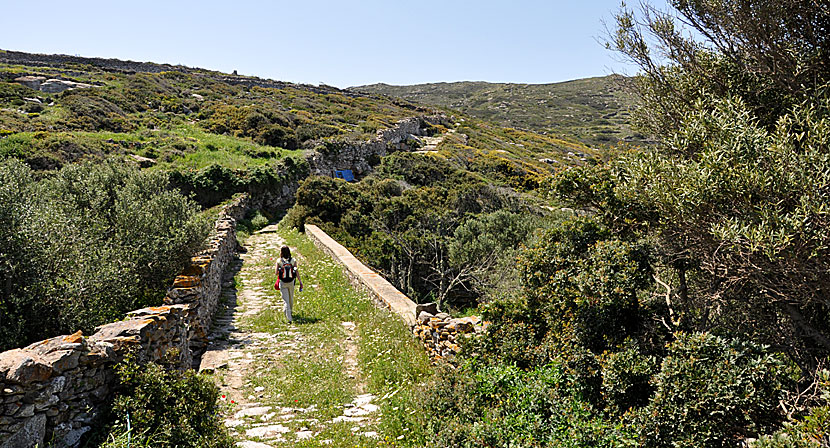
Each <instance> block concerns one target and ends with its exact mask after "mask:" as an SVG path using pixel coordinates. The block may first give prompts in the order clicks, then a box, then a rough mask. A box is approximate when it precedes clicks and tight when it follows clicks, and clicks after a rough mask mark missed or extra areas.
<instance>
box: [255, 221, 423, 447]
mask: <svg viewBox="0 0 830 448" xmlns="http://www.w3.org/2000/svg"><path fill="white" fill-rule="evenodd" d="M279 234H280V235H281V236H282V237H283V238H285V240H286V241H287V243H288V245H289V246H291V247H292V248H296V249H295V254H299V255H298V256H299V257H301V258H300V269H301V277H302V279H303V282H304V284H305V287H306V289H305V290H304V291H303V292H302V293H298V295H297V301H296V306H295V310H294V316H295V324H294V325H293V326H289V324H287V323H286V322H285V317H284V316H283V314H282V312H281V307H280V304H281V303H282V301H281V299H280V298H279V297H278V293H277V292H276V291H274V290H273V284H272V283H273V278H272V277H273V275H272V274H270V270H271V269H272V266H271V264H272V261H270V260H268V258H265V259H264V261H263V262H260V263H258V264H257V265H255V266H256V267H257V269H263V270H268V275H265V276H264V277H265V278H264V280H262V283H261V285H260V286H262V287H265V288H266V289H267V290H268V291H271V294H272V300H273V302H274V304H275V305H276V306H275V307H274V308H271V309H268V310H266V311H264V312H262V313H260V314H259V315H257V316H255V317H253V318H251V319H250V320H248V321H247V322H245V325H246V326H247V327H248V328H249V329H250V330H252V331H259V332H269V333H284V332H287V331H294V332H296V333H298V334H299V338H300V339H301V340H302V344H301V345H300V346H299V347H297V349H296V353H291V354H287V355H285V356H284V357H282V360H281V361H280V365H274V366H265V367H266V369H265V370H264V372H263V373H262V374H261V375H260V376H258V377H255V378H251V383H250V385H249V387H250V388H251V390H253V388H255V387H257V386H263V387H265V391H264V392H265V396H266V397H270V400H271V401H270V402H267V401H266V402H265V404H269V405H273V406H281V407H294V408H308V407H310V406H312V405H315V406H316V409H315V410H314V411H312V412H309V413H307V415H304V417H305V418H317V419H319V420H320V421H321V422H325V421H328V420H331V419H332V418H334V417H336V416H339V415H341V414H342V412H343V405H345V404H347V403H349V402H351V401H352V400H353V398H354V396H356V395H357V393H358V388H359V386H358V382H359V381H360V382H362V383H363V387H364V390H365V392H367V393H373V394H374V395H376V396H377V397H378V400H376V401H375V404H377V405H378V406H380V408H381V409H380V412H381V414H382V417H381V419H380V420H381V422H380V424H379V425H378V426H377V427H376V428H367V429H366V430H376V431H378V432H379V433H380V434H381V437H380V438H379V439H377V440H376V439H370V438H367V437H364V436H361V435H358V434H355V433H353V432H352V431H350V428H351V427H352V426H354V423H337V424H327V425H321V427H323V426H325V427H327V429H325V430H324V431H323V432H322V433H321V434H320V435H318V436H316V437H315V438H313V439H310V440H306V441H291V440H290V439H289V443H290V444H292V445H293V446H299V447H303V446H319V443H320V442H319V441H320V440H323V439H330V440H332V441H333V443H332V445H331V446H350V447H351V446H361V447H362V446H392V445H395V446H421V444H422V441H423V429H422V427H421V424H420V420H421V419H420V416H419V415H418V413H417V412H415V409H417V401H416V400H417V396H418V391H419V388H420V385H421V384H423V383H424V382H425V381H427V380H428V378H429V376H430V374H431V370H430V368H429V360H428V359H427V357H426V354H425V353H424V350H423V349H422V348H421V347H420V346H419V345H418V343H417V341H416V340H415V339H414V338H413V337H412V335H411V333H410V332H409V330H408V328H407V327H406V325H405V324H404V323H403V321H402V320H401V319H400V318H399V317H398V316H396V315H393V314H391V313H390V312H389V311H387V310H384V309H380V308H377V307H376V306H375V305H374V304H373V303H372V302H371V300H370V299H369V298H368V297H367V296H366V295H365V293H363V292H360V291H357V290H355V288H353V287H352V286H351V285H350V284H349V282H348V279H347V278H346V277H345V275H344V274H343V271H342V269H341V267H340V265H338V264H336V263H335V262H334V261H332V260H331V259H330V258H329V257H328V256H327V255H325V254H324V253H322V252H321V251H320V250H319V249H317V248H316V247H315V246H314V244H313V243H312V242H311V241H310V240H309V239H308V238H306V237H305V236H304V235H302V234H300V233H298V232H297V231H296V230H294V229H289V228H287V227H286V226H285V225H281V226H280V228H279ZM276 256H278V254H277V253H276V251H274V253H271V254H269V257H270V258H274V257H276ZM343 322H353V323H354V324H355V325H356V330H355V336H356V337H355V338H354V339H355V341H356V343H357V346H358V355H357V360H358V365H359V366H360V374H359V375H358V378H349V377H348V375H347V373H346V370H345V367H344V365H343V357H344V356H345V350H344V347H345V346H346V344H347V342H348V341H347V340H346V337H347V332H346V330H344V327H343V325H342V323H343ZM382 397H386V398H385V399H381V398H382ZM291 425H294V426H301V425H302V423H296V424H295V423H292V424H291ZM291 425H289V426H290V427H291ZM292 429H299V428H294V427H292ZM361 431H362V430H361ZM401 436H402V438H401V439H398V437H401Z"/></svg>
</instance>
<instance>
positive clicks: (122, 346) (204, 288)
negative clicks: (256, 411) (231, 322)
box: [0, 196, 250, 448]
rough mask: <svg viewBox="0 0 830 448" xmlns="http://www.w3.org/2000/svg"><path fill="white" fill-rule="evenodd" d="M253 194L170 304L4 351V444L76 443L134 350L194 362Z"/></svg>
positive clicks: (230, 216) (0, 382)
mask: <svg viewBox="0 0 830 448" xmlns="http://www.w3.org/2000/svg"><path fill="white" fill-rule="evenodd" d="M249 201H250V199H249V198H248V197H247V196H241V197H238V198H236V199H235V200H234V201H233V202H232V203H230V204H229V205H228V206H226V207H225V209H224V210H223V212H222V213H221V215H220V217H219V219H218V220H217V221H216V226H215V230H214V233H213V235H212V236H211V239H210V241H209V244H208V248H207V249H205V250H204V251H203V252H202V253H200V254H198V255H197V256H195V257H193V264H192V265H191V266H190V267H189V268H187V269H186V270H185V272H183V273H182V275H179V276H178V277H176V280H175V282H174V284H173V286H172V287H171V288H170V289H169V290H168V294H167V297H166V298H165V300H164V302H165V306H160V307H153V308H145V309H141V310H136V311H132V312H130V313H128V315H127V318H126V319H125V320H123V321H119V322H113V323H111V324H107V325H103V326H101V327H99V328H98V329H97V331H96V333H95V334H94V335H92V336H89V337H85V336H84V335H83V334H81V332H77V333H75V334H73V335H69V336H58V337H55V338H51V339H47V340H45V341H41V342H37V343H34V344H32V345H30V346H28V347H25V348H22V349H15V350H9V351H7V352H3V353H0V392H2V394H0V448H30V447H35V446H39V447H43V446H45V441H48V442H49V443H50V446H56V447H73V446H76V445H77V444H78V443H79V441H80V439H81V437H82V436H83V434H85V433H86V432H87V431H89V430H90V429H91V425H92V423H93V420H94V419H95V417H96V415H97V413H98V412H99V410H100V407H101V405H102V404H103V403H105V401H106V399H107V397H108V396H109V394H110V391H111V385H112V383H113V379H114V374H113V371H112V368H113V366H114V365H115V364H117V363H118V362H119V361H121V360H122V359H123V358H124V356H125V355H127V354H128V353H134V356H135V357H136V359H137V360H138V361H162V360H163V361H165V362H168V363H171V364H173V365H175V366H177V367H179V368H181V369H186V368H190V367H191V366H192V363H193V354H194V353H199V350H201V349H202V348H203V347H204V345H205V342H206V338H207V334H208V330H209V329H210V328H209V327H210V323H211V320H212V316H213V312H214V311H215V309H216V305H217V302H218V299H219V293H220V288H221V281H222V275H223V272H224V270H225V267H226V266H227V264H228V263H229V262H230V261H231V259H232V258H233V255H234V252H235V251H236V249H237V242H236V229H235V222H236V220H237V219H239V218H241V217H242V216H244V214H245V211H246V209H247V207H248V204H249Z"/></svg>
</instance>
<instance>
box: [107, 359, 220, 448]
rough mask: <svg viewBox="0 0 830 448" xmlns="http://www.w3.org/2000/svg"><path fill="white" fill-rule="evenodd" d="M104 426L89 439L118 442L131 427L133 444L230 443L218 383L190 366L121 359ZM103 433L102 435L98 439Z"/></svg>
mask: <svg viewBox="0 0 830 448" xmlns="http://www.w3.org/2000/svg"><path fill="white" fill-rule="evenodd" d="M116 373H117V378H118V382H117V384H116V386H115V388H116V389H115V397H114V399H113V402H112V406H111V409H110V410H109V411H108V413H107V415H106V416H105V417H104V419H105V422H106V423H105V424H104V428H105V429H104V431H102V434H98V435H97V436H96V437H94V438H97V439H98V440H94V441H93V443H95V442H97V443H100V446H101V447H106V448H119V447H121V446H124V447H125V448H126V446H127V445H126V444H122V442H123V435H124V434H126V433H127V431H128V430H129V431H130V434H131V436H132V437H131V446H152V447H159V448H188V447H192V448H230V447H232V446H234V442H233V440H232V439H231V438H230V436H229V435H228V432H227V430H226V429H225V426H224V424H223V422H222V420H221V419H220V418H219V411H220V409H219V404H218V399H219V389H218V388H217V387H216V386H215V385H214V384H213V382H212V381H211V380H210V379H208V378H204V377H201V376H199V375H197V374H195V373H194V372H193V371H192V370H187V371H184V372H180V371H176V370H166V369H164V368H163V367H161V366H159V365H157V364H154V363H148V364H143V365H139V364H137V363H134V362H129V361H128V362H124V363H122V364H120V365H119V366H118V368H117V369H116ZM101 439H103V440H101Z"/></svg>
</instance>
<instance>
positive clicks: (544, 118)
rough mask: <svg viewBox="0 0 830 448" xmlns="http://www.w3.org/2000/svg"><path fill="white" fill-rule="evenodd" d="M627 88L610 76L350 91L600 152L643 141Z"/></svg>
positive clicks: (369, 87) (377, 86)
mask: <svg viewBox="0 0 830 448" xmlns="http://www.w3.org/2000/svg"><path fill="white" fill-rule="evenodd" d="M625 82H626V78H624V77H622V76H618V75H611V76H605V77H597V78H585V79H577V80H573V81H566V82H560V83H554V84H501V83H488V82H451V83H432V84H417V85H412V86H391V85H388V84H372V85H367V86H358V87H351V88H349V90H351V91H354V92H363V93H372V94H381V95H388V96H391V97H399V98H403V99H406V100H409V101H413V102H417V103H421V104H430V105H436V106H441V107H447V108H452V109H457V110H460V111H462V112H465V113H468V114H470V115H472V116H474V117H477V118H481V119H486V120H491V121H494V122H496V123H499V124H501V125H504V126H510V127H518V128H524V129H532V130H536V131H547V132H555V133H561V134H564V135H572V136H575V137H576V138H578V139H579V140H580V141H582V142H583V143H585V144H588V145H592V146H596V145H603V144H614V143H616V142H618V141H634V142H642V141H644V137H643V136H641V135H638V134H636V133H634V132H633V131H632V130H631V127H630V125H629V119H630V117H629V109H630V108H631V107H632V106H633V105H634V98H633V97H632V96H631V95H630V94H628V93H627V92H626V90H625V87H624V83H625Z"/></svg>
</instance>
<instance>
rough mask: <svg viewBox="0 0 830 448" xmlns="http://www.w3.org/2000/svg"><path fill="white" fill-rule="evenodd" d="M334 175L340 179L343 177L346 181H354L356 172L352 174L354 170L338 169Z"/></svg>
mask: <svg viewBox="0 0 830 448" xmlns="http://www.w3.org/2000/svg"><path fill="white" fill-rule="evenodd" d="M334 177H336V178H338V179H343V180H345V181H346V182H352V181H353V180H354V174H352V170H337V171H335V172H334Z"/></svg>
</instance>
